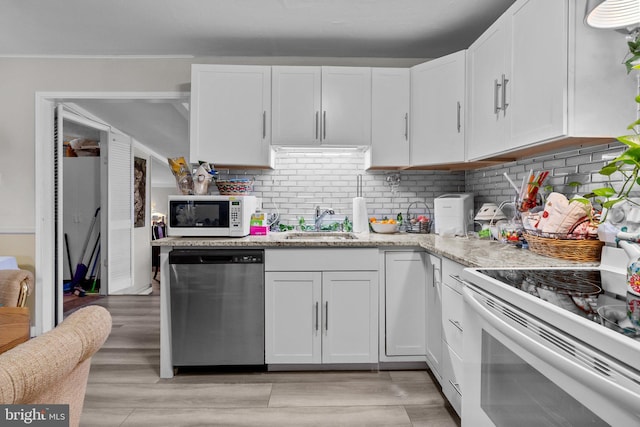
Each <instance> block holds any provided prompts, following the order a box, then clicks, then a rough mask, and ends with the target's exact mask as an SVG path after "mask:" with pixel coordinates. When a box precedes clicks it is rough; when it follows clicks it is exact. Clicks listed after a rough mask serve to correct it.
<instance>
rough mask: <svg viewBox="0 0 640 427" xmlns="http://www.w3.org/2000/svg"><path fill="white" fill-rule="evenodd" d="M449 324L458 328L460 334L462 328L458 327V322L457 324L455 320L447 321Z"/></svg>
mask: <svg viewBox="0 0 640 427" xmlns="http://www.w3.org/2000/svg"><path fill="white" fill-rule="evenodd" d="M449 323H451V324H452V325H453V326H455V327H456V328H458V330H459V331H460V332H462V326H461V325H460V322H458V321H457V320H452V319H449Z"/></svg>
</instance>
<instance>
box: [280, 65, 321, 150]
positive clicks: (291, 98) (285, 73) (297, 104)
mask: <svg viewBox="0 0 640 427" xmlns="http://www.w3.org/2000/svg"><path fill="white" fill-rule="evenodd" d="M321 76H322V73H321V68H320V67H272V71H271V81H272V91H273V95H272V101H271V113H272V135H271V143H272V144H273V145H315V144H320V136H321V135H320V113H321V109H322V105H321V104H320V101H321V98H320V96H321V90H322V85H321Z"/></svg>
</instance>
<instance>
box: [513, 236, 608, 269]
mask: <svg viewBox="0 0 640 427" xmlns="http://www.w3.org/2000/svg"><path fill="white" fill-rule="evenodd" d="M524 234H525V239H526V240H527V243H528V244H529V250H531V252H535V253H537V254H540V255H545V256H548V257H552V258H561V259H566V260H571V261H580V262H597V261H600V254H601V253H602V247H603V246H604V242H602V241H600V240H598V239H595V238H592V237H589V236H578V237H576V236H572V235H570V234H569V235H568V234H561V235H552V233H545V235H544V236H541V235H535V234H532V233H531V231H525V233H524Z"/></svg>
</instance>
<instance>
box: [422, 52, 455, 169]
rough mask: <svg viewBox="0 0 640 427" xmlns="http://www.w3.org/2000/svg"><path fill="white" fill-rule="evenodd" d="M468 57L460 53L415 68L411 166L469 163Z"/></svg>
mask: <svg viewBox="0 0 640 427" xmlns="http://www.w3.org/2000/svg"><path fill="white" fill-rule="evenodd" d="M465 56H466V51H460V52H456V53H452V54H450V55H447V56H444V57H442V58H438V59H434V60H433V61H429V62H425V63H424V64H420V65H416V66H414V67H412V68H411V117H412V119H413V120H411V166H425V165H437V164H446V163H459V162H464V160H465V150H464V135H465V126H464V121H465V117H464V116H465ZM443 147H446V149H442V148H443Z"/></svg>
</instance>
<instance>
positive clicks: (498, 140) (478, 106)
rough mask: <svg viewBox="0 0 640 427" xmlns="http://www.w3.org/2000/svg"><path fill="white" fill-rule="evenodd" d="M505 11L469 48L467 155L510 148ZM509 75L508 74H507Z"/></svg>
mask: <svg viewBox="0 0 640 427" xmlns="http://www.w3.org/2000/svg"><path fill="white" fill-rule="evenodd" d="M506 21H507V20H506V19H505V15H503V16H502V17H500V18H499V19H498V20H497V21H496V22H495V23H494V24H493V25H492V26H491V27H489V29H488V30H487V31H485V32H484V33H483V34H482V35H481V36H480V37H479V38H478V39H477V40H476V41H475V42H474V43H473V44H472V45H471V46H470V47H469V49H468V50H467V69H468V72H467V75H468V76H469V81H468V83H469V87H468V92H467V94H468V96H467V104H468V106H469V108H468V109H467V111H468V113H469V114H468V117H467V122H468V123H469V131H468V132H467V159H469V160H474V159H479V158H483V157H487V156H490V155H493V154H496V153H499V152H502V151H504V150H505V148H506V143H505V138H504V117H503V111H502V103H503V99H502V95H503V92H502V75H503V74H505V73H506V71H505V69H506V54H507V46H508V42H509V34H507V33H508V30H509V28H508V25H506ZM505 78H506V75H505Z"/></svg>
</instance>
